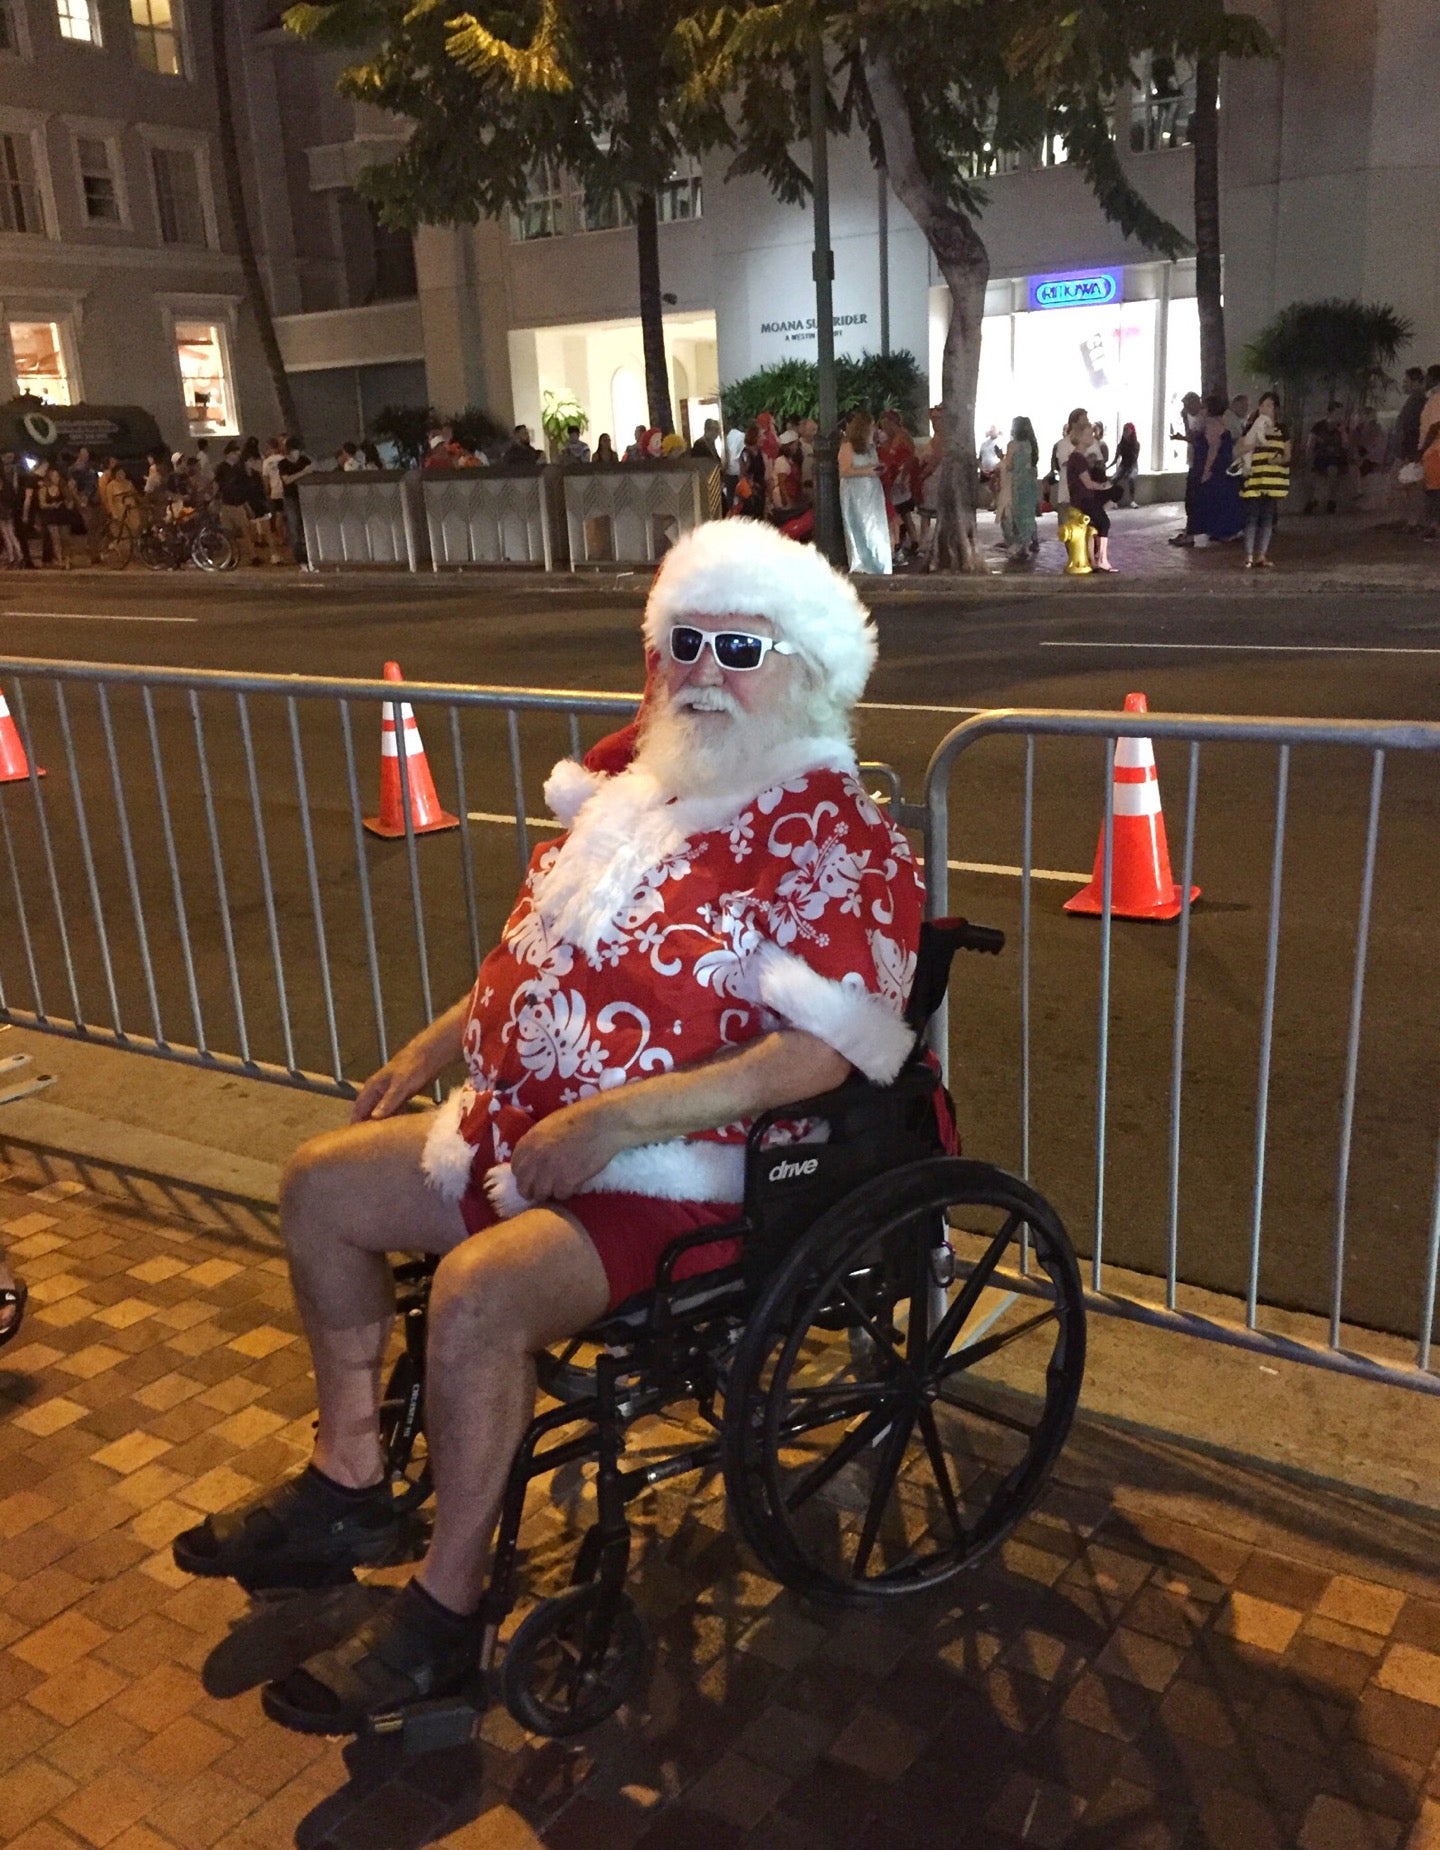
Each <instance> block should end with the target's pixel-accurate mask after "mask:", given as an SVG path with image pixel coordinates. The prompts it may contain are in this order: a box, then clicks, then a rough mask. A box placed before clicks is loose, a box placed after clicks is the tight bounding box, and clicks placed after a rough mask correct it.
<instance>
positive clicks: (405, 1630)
mask: <svg viewBox="0 0 1440 1850" xmlns="http://www.w3.org/2000/svg"><path fill="white" fill-rule="evenodd" d="M480 1633H481V1623H480V1619H479V1617H478V1615H477V1616H476V1617H474V1618H470V1619H462V1618H460V1617H459V1616H458V1615H457V1614H455V1613H452V1612H448V1611H446V1610H445V1608H444V1607H442V1606H439V1605H437V1603H436V1602H435V1601H434V1600H433V1599H432V1598H431V1597H430V1596H429V1594H428V1593H425V1592H424V1591H423V1590H422V1589H421V1588H420V1586H419V1584H418V1583H417V1582H415V1581H413V1580H412V1581H411V1582H410V1583H409V1584H408V1585H407V1586H404V1587H402V1588H401V1590H400V1591H399V1593H397V1594H396V1596H395V1598H394V1599H393V1600H391V1601H390V1603H389V1604H388V1605H387V1606H385V1607H384V1608H383V1609H382V1610H381V1611H380V1612H379V1613H377V1614H376V1615H375V1617H374V1618H372V1619H367V1620H366V1621H365V1623H364V1624H363V1625H362V1626H361V1627H360V1628H359V1630H358V1631H356V1632H354V1633H353V1634H352V1635H351V1636H350V1637H349V1638H347V1639H346V1640H345V1642H344V1643H343V1644H339V1645H336V1646H335V1647H334V1648H333V1649H332V1650H329V1651H320V1652H318V1653H317V1654H316V1655H315V1656H314V1657H311V1658H308V1659H307V1660H306V1661H305V1663H304V1664H302V1665H301V1667H300V1668H299V1669H298V1670H293V1671H291V1673H290V1675H289V1676H288V1677H285V1678H284V1679H283V1680H282V1681H280V1682H278V1683H268V1684H266V1686H265V1688H264V1689H263V1690H262V1691H261V1693H260V1700H261V1704H262V1706H263V1707H264V1710H265V1713H266V1714H267V1715H268V1716H269V1717H270V1719H271V1721H275V1722H279V1723H280V1725H281V1726H282V1727H284V1728H293V1729H294V1730H295V1731H296V1733H298V1734H359V1733H360V1732H361V1730H362V1729H363V1728H364V1727H365V1726H366V1724H367V1723H368V1722H371V1721H372V1720H374V1718H375V1717H377V1716H382V1715H383V1716H392V1715H394V1714H396V1713H397V1712H399V1711H403V1710H404V1709H406V1708H407V1707H409V1706H410V1705H411V1704H414V1703H419V1702H427V1701H430V1700H433V1699H434V1698H436V1697H444V1696H453V1695H456V1694H457V1693H458V1692H459V1691H461V1690H463V1689H464V1688H465V1686H466V1685H467V1684H468V1683H470V1682H471V1681H472V1679H473V1678H474V1677H475V1675H476V1671H477V1668H478V1663H479V1650H480Z"/></svg>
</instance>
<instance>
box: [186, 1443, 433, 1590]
mask: <svg viewBox="0 0 1440 1850" xmlns="http://www.w3.org/2000/svg"><path fill="white" fill-rule="evenodd" d="M399 1534H400V1523H399V1519H398V1517H397V1516H396V1514H395V1505H394V1501H393V1499H392V1497H391V1494H390V1486H389V1484H388V1483H380V1484H376V1485H374V1486H373V1487H372V1488H370V1489H369V1490H350V1489H347V1488H346V1486H344V1485H343V1484H337V1483H335V1482H334V1480H333V1479H331V1478H328V1477H326V1476H324V1474H323V1473H322V1472H320V1471H317V1470H316V1468H315V1466H314V1465H307V1466H306V1467H305V1469H304V1470H303V1471H302V1472H301V1473H300V1475H299V1476H298V1477H292V1478H289V1479H287V1480H286V1482H285V1483H283V1484H277V1485H276V1486H275V1487H274V1488H273V1489H271V1490H266V1491H262V1492H261V1494H260V1495H259V1496H258V1497H255V1498H254V1499H252V1501H251V1502H249V1503H245V1504H242V1505H241V1507H240V1508H239V1509H237V1510H227V1511H225V1512H224V1514H223V1515H219V1516H207V1517H206V1518H205V1520H204V1522H202V1523H201V1524H200V1525H199V1526H198V1527H197V1528H194V1529H185V1530H183V1531H182V1532H181V1533H180V1534H179V1535H177V1536H176V1537H175V1541H174V1544H173V1546H172V1553H173V1555H174V1559H175V1565H176V1567H178V1568H180V1569H182V1570H183V1571H184V1572H185V1573H187V1574H199V1575H201V1576H203V1577H204V1578H207V1579H223V1578H228V1579H231V1580H238V1581H239V1582H240V1584H241V1585H242V1586H245V1587H249V1588H252V1589H255V1588H261V1587H304V1586H318V1585H320V1584H322V1583H323V1582H324V1581H325V1580H327V1579H334V1578H336V1577H338V1576H340V1575H343V1574H344V1573H345V1572H346V1571H347V1570H348V1569H350V1568H354V1567H373V1566H375V1565H376V1564H377V1563H379V1562H381V1561H383V1560H385V1559H386V1558H387V1556H389V1555H390V1554H391V1553H392V1552H393V1550H394V1548H395V1545H396V1542H397V1541H398V1540H399Z"/></svg>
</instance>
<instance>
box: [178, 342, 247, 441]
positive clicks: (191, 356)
mask: <svg viewBox="0 0 1440 1850" xmlns="http://www.w3.org/2000/svg"><path fill="white" fill-rule="evenodd" d="M175 354H176V357H177V359H178V360H179V362H180V384H181V389H182V390H183V392H184V394H185V416H186V419H187V421H188V423H189V426H190V434H191V436H193V437H209V436H215V435H219V434H221V433H223V432H233V431H235V430H236V429H238V426H237V425H236V422H235V395H234V393H233V391H232V390H231V388H230V366H229V356H228V353H227V350H226V343H225V335H224V330H223V329H222V328H221V327H220V326H219V325H218V324H217V323H216V322H213V321H177V322H176V323H175Z"/></svg>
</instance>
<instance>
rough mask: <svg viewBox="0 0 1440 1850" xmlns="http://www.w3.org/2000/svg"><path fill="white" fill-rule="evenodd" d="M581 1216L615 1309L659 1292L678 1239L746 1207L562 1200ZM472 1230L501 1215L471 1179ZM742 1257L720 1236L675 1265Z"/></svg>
mask: <svg viewBox="0 0 1440 1850" xmlns="http://www.w3.org/2000/svg"><path fill="white" fill-rule="evenodd" d="M558 1205H559V1206H561V1207H563V1208H564V1210H565V1212H566V1213H567V1214H569V1215H571V1216H572V1217H573V1218H574V1219H575V1220H578V1221H579V1223H580V1225H581V1226H582V1227H583V1228H584V1229H585V1231H586V1233H588V1234H589V1236H590V1243H591V1245H592V1246H593V1247H594V1248H595V1250H596V1252H597V1253H599V1255H600V1263H601V1265H603V1266H604V1268H605V1276H606V1278H607V1279H608V1280H609V1281H610V1309H611V1310H614V1309H615V1307H616V1306H617V1305H619V1304H623V1303H624V1302H625V1300H626V1299H627V1298H633V1297H635V1296H636V1295H637V1294H638V1293H639V1292H642V1291H653V1290H654V1288H655V1272H656V1268H657V1267H658V1266H659V1264H660V1255H661V1254H662V1253H663V1252H664V1251H665V1248H666V1247H667V1246H668V1245H669V1244H670V1242H671V1241H672V1240H678V1239H679V1238H680V1237H681V1235H682V1234H686V1233H695V1232H697V1231H698V1230H699V1229H700V1228H701V1227H721V1226H724V1225H725V1224H726V1223H727V1222H729V1221H733V1220H737V1219H738V1218H739V1215H740V1207H739V1204H738V1203H736V1202H728V1201H656V1200H653V1199H652V1198H651V1197H650V1196H648V1195H602V1194H594V1195H572V1196H571V1197H570V1199H569V1200H568V1201H564V1202H561V1203H559V1204H558ZM460 1216H461V1219H462V1220H463V1221H464V1222H465V1231H466V1232H467V1233H479V1232H480V1231H481V1229H482V1228H485V1227H493V1226H495V1224H496V1222H497V1220H498V1219H499V1216H498V1215H497V1214H496V1212H495V1210H494V1209H493V1208H492V1207H491V1205H490V1201H489V1198H488V1197H487V1195H486V1194H485V1191H484V1190H483V1189H482V1188H479V1187H477V1186H476V1185H475V1183H474V1182H472V1183H471V1185H470V1187H469V1188H468V1189H467V1190H466V1191H465V1193H464V1194H463V1195H462V1196H461V1198H460ZM739 1256H740V1242H739V1241H738V1240H715V1241H712V1242H711V1243H710V1245H708V1246H692V1247H691V1248H690V1249H689V1251H688V1252H686V1253H683V1254H682V1255H681V1257H680V1259H679V1262H678V1263H677V1265H676V1267H675V1277H676V1278H677V1279H680V1278H693V1277H694V1276H695V1275H696V1273H697V1272H714V1271H718V1270H719V1268H720V1267H721V1266H726V1265H733V1264H734V1262H735V1261H736V1260H737V1259H738V1258H739Z"/></svg>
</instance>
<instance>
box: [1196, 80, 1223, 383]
mask: <svg viewBox="0 0 1440 1850" xmlns="http://www.w3.org/2000/svg"><path fill="white" fill-rule="evenodd" d="M1191 139H1192V140H1193V142H1194V145H1195V297H1196V308H1197V309H1198V311H1199V316H1200V390H1201V391H1202V393H1204V394H1205V396H1206V397H1207V398H1208V397H1209V395H1210V394H1211V393H1212V392H1215V393H1218V394H1219V396H1220V397H1221V398H1226V399H1228V398H1229V396H1230V386H1229V382H1228V367H1227V363H1226V357H1225V305H1224V302H1223V301H1222V300H1221V294H1220V291H1221V286H1222V277H1221V265H1220V56H1219V53H1218V52H1203V53H1202V54H1201V56H1200V57H1199V59H1198V60H1197V61H1196V65H1195V121H1194V126H1193V129H1192V131H1191Z"/></svg>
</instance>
